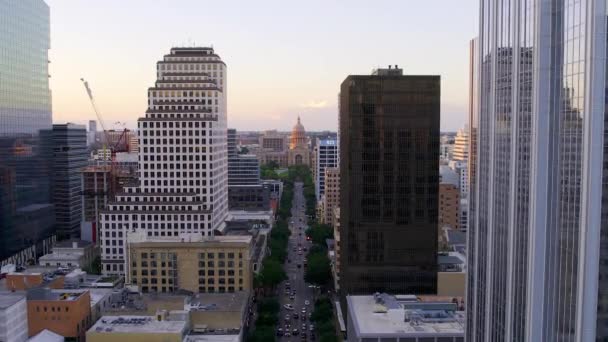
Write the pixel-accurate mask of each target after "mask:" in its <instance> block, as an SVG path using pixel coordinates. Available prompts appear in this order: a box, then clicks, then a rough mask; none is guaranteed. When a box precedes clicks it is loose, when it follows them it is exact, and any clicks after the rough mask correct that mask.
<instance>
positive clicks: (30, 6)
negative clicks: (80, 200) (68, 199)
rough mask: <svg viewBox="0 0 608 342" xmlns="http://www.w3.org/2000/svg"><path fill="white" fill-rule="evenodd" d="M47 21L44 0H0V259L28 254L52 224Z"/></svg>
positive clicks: (49, 232) (46, 238)
mask: <svg viewBox="0 0 608 342" xmlns="http://www.w3.org/2000/svg"><path fill="white" fill-rule="evenodd" d="M49 25H50V12H49V7H48V6H47V4H46V3H45V2H44V1H42V0H19V1H14V0H0V262H2V261H4V262H8V261H9V260H6V259H7V258H9V257H11V256H15V255H16V257H15V258H13V259H11V260H10V261H11V262H16V263H23V262H25V261H26V260H27V259H30V258H32V257H33V256H34V254H35V253H37V252H40V251H42V250H43V249H45V247H46V244H45V243H44V242H45V241H46V242H48V241H49V238H50V237H51V235H52V233H53V229H54V209H53V206H52V205H51V201H50V188H49V186H50V184H49V182H50V181H49V175H50V168H49V163H48V158H47V156H48V155H49V153H50V150H49V148H50V147H49V143H50V140H49V139H48V137H46V139H44V138H41V136H44V133H43V134H41V131H43V130H50V129H51V93H50V90H49V80H48V77H49V73H48V50H49V47H50V30H49ZM43 142H46V143H43Z"/></svg>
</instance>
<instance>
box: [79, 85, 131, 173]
mask: <svg viewBox="0 0 608 342" xmlns="http://www.w3.org/2000/svg"><path fill="white" fill-rule="evenodd" d="M80 80H81V81H82V84H83V85H84V88H85V89H86V91H87V95H88V96H89V100H91V106H93V110H94V111H95V115H96V116H97V120H98V121H99V124H100V125H101V129H102V130H103V135H104V144H103V154H104V156H105V154H106V150H107V144H110V142H111V141H110V135H109V134H108V130H106V126H105V125H104V124H103V119H102V117H101V112H100V111H99V108H97V104H96V103H95V98H94V97H93V92H92V91H91V88H90V87H89V82H87V81H86V80H85V79H84V78H81V79H80ZM114 124H115V125H116V124H120V125H122V126H123V130H122V133H121V134H120V136H119V137H118V139H117V141H116V142H115V143H114V146H112V145H110V156H111V161H112V162H114V156H115V154H116V152H117V151H118V150H119V147H120V143H121V142H122V140H123V139H124V141H125V149H124V150H125V151H128V150H129V141H128V139H127V132H128V129H127V128H124V126H125V123H121V122H120V121H116V122H115V123H114Z"/></svg>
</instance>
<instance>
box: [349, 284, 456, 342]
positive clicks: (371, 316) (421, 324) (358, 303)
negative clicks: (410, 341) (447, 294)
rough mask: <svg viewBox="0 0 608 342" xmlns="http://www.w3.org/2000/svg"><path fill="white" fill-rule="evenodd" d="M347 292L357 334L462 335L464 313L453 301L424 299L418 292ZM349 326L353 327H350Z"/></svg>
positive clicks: (361, 336)
mask: <svg viewBox="0 0 608 342" xmlns="http://www.w3.org/2000/svg"><path fill="white" fill-rule="evenodd" d="M380 296H382V297H383V298H382V299H380V300H377V299H376V298H375V296H374V295H370V296H347V298H346V300H347V304H348V314H349V316H350V317H352V322H353V331H354V332H355V333H356V335H357V337H359V338H365V337H371V338H373V337H376V338H377V337H386V338H388V337H463V338H464V324H465V323H464V322H465V315H464V312H463V311H454V310H451V309H450V308H451V307H453V305H450V304H451V303H441V302H423V301H420V300H418V299H417V298H416V296H407V295H406V296H391V295H387V294H380ZM349 330H350V328H349Z"/></svg>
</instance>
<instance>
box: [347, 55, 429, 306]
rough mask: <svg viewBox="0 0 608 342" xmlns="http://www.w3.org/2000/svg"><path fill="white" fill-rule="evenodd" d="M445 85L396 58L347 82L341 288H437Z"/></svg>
mask: <svg viewBox="0 0 608 342" xmlns="http://www.w3.org/2000/svg"><path fill="white" fill-rule="evenodd" d="M440 89H441V87H440V77H439V76H403V72H402V70H401V69H398V68H397V66H395V68H391V67H390V66H389V68H388V69H379V70H375V71H374V72H373V73H372V75H366V76H359V75H357V76H352V75H351V76H348V77H347V78H346V79H345V80H344V82H342V86H341V89H340V133H339V134H340V211H341V215H340V220H341V221H340V227H341V229H340V241H341V246H342V253H341V255H340V257H341V266H340V268H341V269H340V290H341V295H342V296H345V295H350V294H369V293H374V292H389V293H394V294H434V293H436V292H437V231H438V229H437V217H438V209H437V208H438V199H437V197H438V186H439V117H440V107H439V99H440Z"/></svg>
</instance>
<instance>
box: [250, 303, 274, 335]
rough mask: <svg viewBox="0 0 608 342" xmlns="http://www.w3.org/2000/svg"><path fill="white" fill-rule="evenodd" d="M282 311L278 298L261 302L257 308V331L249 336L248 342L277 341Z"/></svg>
mask: <svg viewBox="0 0 608 342" xmlns="http://www.w3.org/2000/svg"><path fill="white" fill-rule="evenodd" d="M280 309H281V307H280V304H279V301H278V299H277V298H276V297H272V298H266V299H262V300H260V301H259V303H258V308H257V319H256V321H255V330H253V331H252V332H251V333H250V334H249V336H248V338H247V341H250V342H266V341H276V338H275V328H276V324H277V322H278V321H279V312H280Z"/></svg>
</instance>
